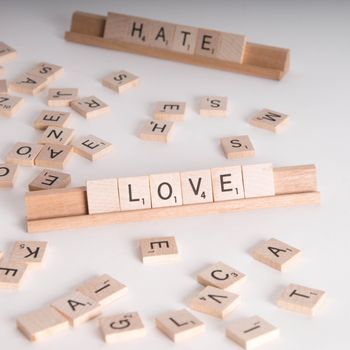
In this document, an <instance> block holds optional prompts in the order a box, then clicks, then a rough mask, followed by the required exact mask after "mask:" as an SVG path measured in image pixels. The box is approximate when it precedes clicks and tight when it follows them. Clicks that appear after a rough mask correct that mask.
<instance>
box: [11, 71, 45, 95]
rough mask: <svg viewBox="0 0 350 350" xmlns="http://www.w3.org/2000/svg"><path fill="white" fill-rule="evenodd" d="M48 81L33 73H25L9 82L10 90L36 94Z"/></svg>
mask: <svg viewBox="0 0 350 350" xmlns="http://www.w3.org/2000/svg"><path fill="white" fill-rule="evenodd" d="M47 84H48V81H47V80H46V79H45V78H42V77H39V76H37V75H34V74H30V73H25V74H23V75H21V76H20V77H19V78H17V79H16V81H14V82H13V83H10V86H9V88H10V89H11V91H16V92H20V93H23V94H29V95H33V96H34V95H37V94H38V93H39V92H40V91H42V90H44V89H45V88H46V87H47Z"/></svg>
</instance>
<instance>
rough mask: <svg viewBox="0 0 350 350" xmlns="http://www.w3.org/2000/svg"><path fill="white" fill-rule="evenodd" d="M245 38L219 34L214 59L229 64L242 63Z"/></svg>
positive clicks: (236, 35)
mask: <svg viewBox="0 0 350 350" xmlns="http://www.w3.org/2000/svg"><path fill="white" fill-rule="evenodd" d="M246 41H247V38H246V36H244V35H239V34H231V33H220V38H219V45H218V46H219V47H218V50H217V52H216V58H218V59H220V60H224V61H229V62H237V63H242V62H243V56H244V50H245V45H246Z"/></svg>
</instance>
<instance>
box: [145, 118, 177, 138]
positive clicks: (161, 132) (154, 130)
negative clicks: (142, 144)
mask: <svg viewBox="0 0 350 350" xmlns="http://www.w3.org/2000/svg"><path fill="white" fill-rule="evenodd" d="M174 129H175V123H173V122H163V121H155V120H150V121H147V122H146V123H145V124H144V125H143V127H142V129H141V131H140V133H139V138H140V139H141V140H146V141H157V142H163V143H167V142H168V141H169V140H170V138H171V136H172V134H173V132H174Z"/></svg>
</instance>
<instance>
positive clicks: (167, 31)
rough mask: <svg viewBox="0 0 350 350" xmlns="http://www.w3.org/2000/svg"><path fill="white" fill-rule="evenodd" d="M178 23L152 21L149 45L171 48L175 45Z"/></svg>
mask: <svg viewBox="0 0 350 350" xmlns="http://www.w3.org/2000/svg"><path fill="white" fill-rule="evenodd" d="M175 28H176V25H175V24H172V23H166V22H160V21H152V25H151V27H150V30H149V34H148V35H149V46H151V47H158V48H160V49H170V48H171V47H172V46H173V42H174V34H175Z"/></svg>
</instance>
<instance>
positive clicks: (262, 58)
mask: <svg viewBox="0 0 350 350" xmlns="http://www.w3.org/2000/svg"><path fill="white" fill-rule="evenodd" d="M106 18H107V17H106V16H99V15H95V14H91V13H86V12H80V11H76V12H74V13H73V16H72V22H71V28H70V31H69V32H66V33H65V39H66V40H68V41H72V42H76V43H80V44H85V45H92V46H99V47H104V48H107V49H112V50H119V51H126V52H131V53H135V54H140V55H146V56H152V57H157V58H161V59H166V60H172V61H177V62H182V63H188V64H193V65H197V66H202V67H207V68H213V69H220V70H224V71H228V72H236V73H243V74H248V75H254V76H258V77H262V78H268V79H273V80H281V79H282V78H283V76H284V75H285V74H286V73H287V71H288V68H289V52H290V51H289V49H284V48H279V47H273V46H267V45H261V44H254V43H250V42H247V44H246V47H245V51H244V57H243V63H234V62H229V61H223V60H218V59H215V58H210V57H206V56H200V55H188V54H183V53H178V52H174V51H169V50H164V49H160V48H155V47H146V46H141V45H138V44H135V43H127V42H123V41H117V40H115V39H114V40H108V39H104V38H103V33H104V28H105V23H106Z"/></svg>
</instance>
